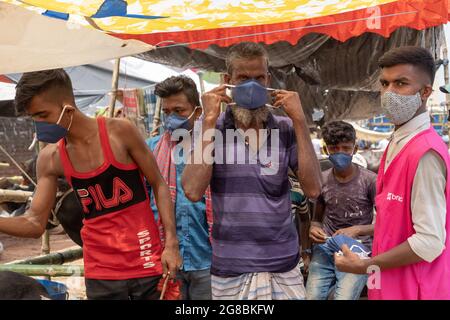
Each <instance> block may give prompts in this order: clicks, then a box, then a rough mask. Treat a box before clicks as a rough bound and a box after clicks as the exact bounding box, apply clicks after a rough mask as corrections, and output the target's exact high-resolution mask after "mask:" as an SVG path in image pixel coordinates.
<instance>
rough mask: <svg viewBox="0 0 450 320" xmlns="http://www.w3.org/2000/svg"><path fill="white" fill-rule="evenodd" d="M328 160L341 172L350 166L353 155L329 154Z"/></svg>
mask: <svg viewBox="0 0 450 320" xmlns="http://www.w3.org/2000/svg"><path fill="white" fill-rule="evenodd" d="M329 159H330V161H331V163H332V164H333V166H334V168H335V169H336V170H337V171H343V170H345V169H347V168H348V167H349V166H350V165H351V164H352V159H353V155H351V154H347V153H343V152H337V153H333V154H330V156H329Z"/></svg>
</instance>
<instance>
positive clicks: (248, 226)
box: [210, 108, 300, 277]
mask: <svg viewBox="0 0 450 320" xmlns="http://www.w3.org/2000/svg"><path fill="white" fill-rule="evenodd" d="M216 128H217V129H218V130H219V131H221V132H222V135H223V137H226V131H227V129H233V130H234V129H235V126H234V119H233V115H232V113H231V110H230V108H228V109H227V111H226V112H225V113H223V114H221V116H220V117H219V119H218V121H217V126H216ZM266 129H269V131H270V133H269V136H268V138H267V140H266V143H265V145H266V146H267V153H268V154H269V158H267V157H265V159H264V160H263V159H262V157H261V156H258V154H255V153H253V152H251V151H250V150H249V147H248V146H245V144H244V149H243V150H245V154H246V158H245V159H246V162H245V163H243V164H230V163H228V162H227V164H219V163H218V162H217V161H216V162H215V163H214V165H213V175H212V179H211V184H210V186H211V192H212V199H213V210H214V225H213V229H212V248H213V257H212V267H211V273H212V274H214V275H216V276H221V277H232V276H237V275H240V274H243V273H252V272H287V271H290V270H292V269H293V268H294V267H295V266H296V265H297V264H298V262H299V259H300V257H299V244H298V235H297V232H296V229H295V226H294V224H293V221H292V214H291V200H290V185H289V181H288V168H291V169H292V170H293V171H294V172H296V170H297V166H298V160H297V146H296V138H295V133H294V129H293V127H292V121H291V120H290V119H289V118H286V117H278V116H274V115H272V114H270V115H269V118H268V121H267V123H266ZM277 129H278V135H279V139H276V140H277V142H279V143H278V145H279V147H278V148H276V143H274V142H273V140H272V136H273V137H275V136H276V134H275V133H274V130H277ZM223 140H224V141H223V143H220V142H218V141H217V139H216V144H215V153H216V155H217V154H223V155H227V154H228V155H229V154H230V152H233V150H234V151H236V145H237V144H238V142H237V139H232V140H231V141H227V139H226V138H224V139H223ZM228 140H230V139H228ZM241 143H243V142H241ZM277 149H278V150H277ZM241 151H242V149H241ZM275 152H278V158H277V159H276V160H275V161H273V160H272V161H267V159H270V158H271V156H272V155H275ZM273 158H276V157H273ZM249 159H253V160H254V161H253V162H254V163H252V162H251V161H250V160H249ZM235 160H236V156H235ZM267 167H271V168H276V167H278V170H277V171H274V172H275V174H272V175H271V174H261V172H262V171H261V169H264V168H267Z"/></svg>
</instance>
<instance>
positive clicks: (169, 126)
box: [162, 107, 198, 133]
mask: <svg viewBox="0 0 450 320" xmlns="http://www.w3.org/2000/svg"><path fill="white" fill-rule="evenodd" d="M197 108H198V107H196V108H195V109H194V111H193V112H192V113H191V115H190V116H189V117H187V118H184V117H180V116H179V115H176V114H174V113H171V114H169V115H168V116H166V115H165V114H163V116H162V118H163V119H162V122H163V127H164V130H167V131H168V132H170V133H172V132H174V131H175V130H177V129H186V130H190V129H191V128H190V125H189V119H191V118H192V116H193V115H194V113H195V110H197Z"/></svg>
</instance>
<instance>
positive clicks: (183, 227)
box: [147, 135, 211, 271]
mask: <svg viewBox="0 0 450 320" xmlns="http://www.w3.org/2000/svg"><path fill="white" fill-rule="evenodd" d="M160 138H161V135H159V136H156V137H153V138H150V139H148V140H147V145H148V146H149V147H150V149H151V150H152V151H153V150H154V149H155V148H156V145H157V144H158V142H159V139H160ZM176 155H177V156H178V155H179V156H180V157H182V149H180V153H179V154H177V153H176ZM178 162H180V163H178ZM175 167H176V173H177V195H176V201H175V220H176V228H177V238H178V241H179V245H180V255H181V257H182V258H183V271H198V270H205V269H209V268H210V267H211V244H210V241H209V232H208V223H207V221H206V203H205V198H204V197H203V199H202V200H201V201H198V202H191V201H190V200H189V199H187V198H186V195H185V193H184V191H183V187H182V186H181V177H182V175H183V170H184V167H185V164H184V163H183V162H182V161H177V164H176V165H175ZM150 195H151V206H152V210H153V212H154V213H155V216H156V215H157V214H158V208H157V207H156V205H155V199H154V195H153V192H150Z"/></svg>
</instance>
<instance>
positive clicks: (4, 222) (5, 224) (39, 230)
mask: <svg viewBox="0 0 450 320" xmlns="http://www.w3.org/2000/svg"><path fill="white" fill-rule="evenodd" d="M44 231H45V226H41V225H40V224H39V222H37V221H33V219H31V218H30V217H29V216H28V215H27V214H26V213H25V215H23V216H20V217H13V218H0V233H6V234H9V235H11V236H15V237H21V238H39V237H40V236H41V235H42V234H43V233H44Z"/></svg>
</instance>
